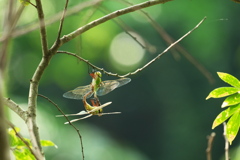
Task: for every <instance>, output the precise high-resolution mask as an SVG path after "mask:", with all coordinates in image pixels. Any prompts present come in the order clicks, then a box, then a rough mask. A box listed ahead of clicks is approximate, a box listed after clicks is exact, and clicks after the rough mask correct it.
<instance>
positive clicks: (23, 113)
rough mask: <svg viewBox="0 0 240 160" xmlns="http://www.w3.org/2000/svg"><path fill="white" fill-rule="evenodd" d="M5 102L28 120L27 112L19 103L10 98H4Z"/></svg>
mask: <svg viewBox="0 0 240 160" xmlns="http://www.w3.org/2000/svg"><path fill="white" fill-rule="evenodd" d="M3 103H4V104H5V105H6V106H8V107H9V108H10V109H11V110H12V111H14V112H15V113H16V114H18V115H19V117H21V118H22V119H23V120H24V121H26V120H27V112H26V111H24V110H23V109H22V108H21V107H20V106H19V105H18V104H16V103H15V102H14V101H12V100H11V99H10V98H3Z"/></svg>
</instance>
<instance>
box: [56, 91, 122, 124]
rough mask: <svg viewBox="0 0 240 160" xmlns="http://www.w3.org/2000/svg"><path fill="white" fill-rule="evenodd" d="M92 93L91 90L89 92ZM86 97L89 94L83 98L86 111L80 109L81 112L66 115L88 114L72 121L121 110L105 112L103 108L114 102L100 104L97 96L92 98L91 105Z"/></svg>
mask: <svg viewBox="0 0 240 160" xmlns="http://www.w3.org/2000/svg"><path fill="white" fill-rule="evenodd" d="M89 93H90V92H89ZM86 97H87V95H85V96H84V98H83V102H84V103H83V104H84V107H85V109H86V111H80V112H79V113H75V114H66V115H65V116H67V117H69V116H81V115H86V116H84V117H82V118H77V119H73V120H71V121H70V123H73V122H76V121H79V120H83V119H86V118H89V117H91V116H93V115H98V116H102V115H108V114H120V113H121V112H109V113H103V108H104V107H106V106H108V105H110V104H111V103H112V102H107V103H105V104H103V105H100V103H99V100H98V99H96V98H92V99H91V100H90V101H91V103H92V105H90V104H89V103H88V102H87V101H86ZM63 116H64V115H57V116H56V117H63ZM64 124H69V122H65V123H64Z"/></svg>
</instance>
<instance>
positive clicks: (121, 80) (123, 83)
mask: <svg viewBox="0 0 240 160" xmlns="http://www.w3.org/2000/svg"><path fill="white" fill-rule="evenodd" d="M116 81H118V82H119V85H118V87H121V86H123V85H125V84H128V83H129V82H131V78H120V79H116Z"/></svg>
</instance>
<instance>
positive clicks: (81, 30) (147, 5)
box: [53, 0, 171, 48]
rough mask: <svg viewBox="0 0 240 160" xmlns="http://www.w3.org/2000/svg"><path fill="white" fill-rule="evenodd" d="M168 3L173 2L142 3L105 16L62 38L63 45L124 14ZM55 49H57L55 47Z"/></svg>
mask: <svg viewBox="0 0 240 160" xmlns="http://www.w3.org/2000/svg"><path fill="white" fill-rule="evenodd" d="M168 1H171V0H152V1H147V2H143V3H140V4H136V5H134V6H131V7H127V8H124V9H121V10H117V11H115V12H112V13H110V14H108V15H106V16H103V17H101V18H99V19H97V20H94V21H92V22H90V23H88V24H86V25H84V26H83V27H80V28H78V29H77V30H75V31H73V32H72V33H70V34H68V35H65V36H63V37H62V38H61V43H62V44H63V43H66V42H68V41H70V40H72V39H73V38H75V37H77V36H79V35H80V34H82V33H84V32H86V31H87V30H89V29H91V28H93V27H96V26H98V25H100V24H102V23H104V22H106V21H109V20H111V19H113V18H115V17H119V16H121V15H124V14H127V13H130V12H134V11H136V10H139V9H143V8H146V7H150V6H153V5H157V4H161V3H165V2H168ZM53 48H55V47H53Z"/></svg>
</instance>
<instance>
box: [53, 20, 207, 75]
mask: <svg viewBox="0 0 240 160" xmlns="http://www.w3.org/2000/svg"><path fill="white" fill-rule="evenodd" d="M206 18H207V17H204V18H203V19H202V20H201V21H200V22H199V23H198V24H197V25H196V26H195V27H194V28H193V29H191V30H190V31H188V32H187V33H186V34H185V35H183V36H182V37H181V38H179V39H178V40H177V41H175V42H174V43H172V44H171V45H170V46H168V47H167V48H166V49H165V50H164V51H163V52H162V53H160V54H158V55H157V56H156V57H155V58H154V59H152V60H151V61H149V62H148V63H147V64H145V65H144V66H143V67H141V68H139V69H137V70H135V71H133V72H129V73H127V74H125V75H119V74H117V73H111V72H108V71H106V70H105V69H103V68H99V67H97V66H95V65H94V64H92V63H90V62H89V61H88V60H86V59H84V58H82V57H80V56H78V55H76V54H74V53H71V52H67V51H57V53H65V54H68V55H72V56H74V57H76V58H78V59H79V60H81V61H83V62H85V63H87V64H88V65H89V66H91V67H93V68H95V69H97V70H99V71H101V72H103V73H104V74H107V75H110V76H116V77H121V78H122V77H127V76H130V75H134V74H137V73H138V72H141V71H142V70H144V69H145V68H147V67H148V66H150V65H151V64H152V63H153V62H155V61H156V60H157V59H159V58H160V57H161V56H162V55H164V54H165V53H167V52H168V51H169V50H170V49H171V48H172V47H173V46H174V45H176V44H177V43H178V42H180V41H181V40H182V39H184V38H185V37H187V36H188V35H189V34H191V33H192V32H193V31H194V30H195V29H197V28H198V27H199V26H200V25H201V24H202V23H203V22H204V20H205V19H206Z"/></svg>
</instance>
